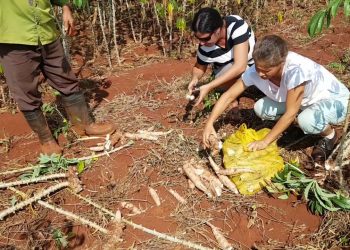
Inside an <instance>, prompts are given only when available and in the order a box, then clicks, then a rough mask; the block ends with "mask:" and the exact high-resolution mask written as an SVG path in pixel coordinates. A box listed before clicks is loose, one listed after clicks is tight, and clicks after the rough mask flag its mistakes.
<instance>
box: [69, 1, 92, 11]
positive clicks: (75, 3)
mask: <svg viewBox="0 0 350 250" xmlns="http://www.w3.org/2000/svg"><path fill="white" fill-rule="evenodd" d="M72 3H73V6H74V7H75V8H78V9H82V8H85V7H86V6H87V5H88V4H89V1H88V0H72Z"/></svg>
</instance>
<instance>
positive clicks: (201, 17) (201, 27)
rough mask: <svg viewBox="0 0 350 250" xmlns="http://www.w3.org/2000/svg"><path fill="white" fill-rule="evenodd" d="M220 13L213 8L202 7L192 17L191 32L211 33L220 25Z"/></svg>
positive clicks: (221, 22)
mask: <svg viewBox="0 0 350 250" xmlns="http://www.w3.org/2000/svg"><path fill="white" fill-rule="evenodd" d="M222 25H223V20H222V17H221V16H220V13H219V12H218V11H217V10H216V9H213V8H209V7H206V8H202V9H200V10H199V11H198V12H197V13H196V14H195V15H194V17H193V20H192V24H191V29H192V31H193V32H200V33H212V32H214V31H215V30H217V29H218V28H220V27H222Z"/></svg>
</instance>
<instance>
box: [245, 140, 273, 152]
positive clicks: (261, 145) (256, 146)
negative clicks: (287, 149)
mask: <svg viewBox="0 0 350 250" xmlns="http://www.w3.org/2000/svg"><path fill="white" fill-rule="evenodd" d="M268 145H269V144H268V143H267V142H265V141H264V140H260V141H254V142H251V143H249V144H248V150H250V151H256V150H262V149H265V148H266V147H267V146H268Z"/></svg>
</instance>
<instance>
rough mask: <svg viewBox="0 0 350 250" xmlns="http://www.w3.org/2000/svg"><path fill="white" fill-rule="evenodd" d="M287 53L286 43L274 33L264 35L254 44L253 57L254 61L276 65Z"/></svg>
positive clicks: (282, 60)
mask: <svg viewBox="0 0 350 250" xmlns="http://www.w3.org/2000/svg"><path fill="white" fill-rule="evenodd" d="M287 54H288V44H287V42H286V41H285V40H283V39H282V38H281V37H279V36H276V35H267V36H264V37H263V38H262V39H261V40H258V41H257V43H256V44H255V46H254V51H253V58H254V61H255V62H261V63H264V64H265V65H266V66H271V67H273V66H277V65H278V64H280V63H282V62H284V61H285V59H286V57H287Z"/></svg>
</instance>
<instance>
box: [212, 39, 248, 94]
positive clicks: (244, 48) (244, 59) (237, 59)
mask: <svg viewBox="0 0 350 250" xmlns="http://www.w3.org/2000/svg"><path fill="white" fill-rule="evenodd" d="M248 48H249V44H248V41H245V42H244V43H241V44H237V45H235V46H234V47H233V51H232V52H233V60H234V64H233V65H232V67H231V68H230V69H229V70H227V71H226V72H225V73H224V74H222V75H221V76H219V77H218V78H215V79H214V80H213V81H211V82H210V83H209V84H208V85H209V86H210V87H211V89H214V88H216V87H218V86H220V85H222V84H224V83H226V82H228V81H231V80H233V79H236V78H238V77H240V76H241V74H242V73H243V72H244V71H245V70H246V68H247V64H248ZM232 84H233V82H232Z"/></svg>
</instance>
